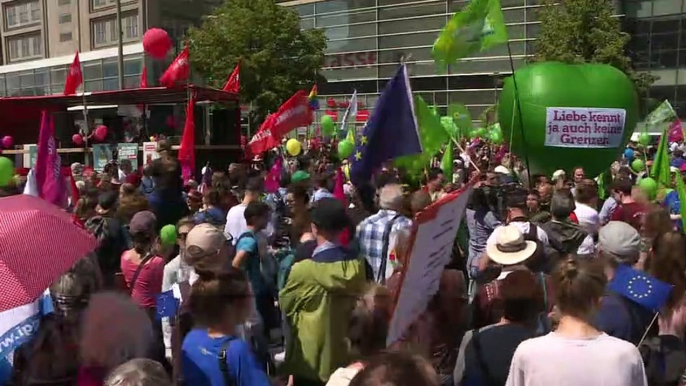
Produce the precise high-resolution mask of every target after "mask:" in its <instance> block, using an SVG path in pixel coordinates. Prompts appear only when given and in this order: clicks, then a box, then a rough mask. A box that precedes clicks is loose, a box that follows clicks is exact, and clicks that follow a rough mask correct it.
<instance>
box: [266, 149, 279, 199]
mask: <svg viewBox="0 0 686 386" xmlns="http://www.w3.org/2000/svg"><path fill="white" fill-rule="evenodd" d="M282 171H283V158H282V157H279V158H277V159H276V162H274V165H272V168H271V169H269V174H267V178H265V180H264V191H265V192H267V193H275V192H277V191H278V190H279V184H280V183H281V172H282Z"/></svg>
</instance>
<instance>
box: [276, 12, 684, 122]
mask: <svg viewBox="0 0 686 386" xmlns="http://www.w3.org/2000/svg"><path fill="white" fill-rule="evenodd" d="M280 3H281V4H282V5H283V6H288V7H292V8H293V9H295V10H297V12H298V13H299V15H300V19H301V24H302V27H303V28H305V29H307V28H322V29H324V30H325V32H326V37H327V39H328V47H327V50H326V60H325V64H324V68H322V70H321V75H323V76H324V77H326V79H327V81H328V82H327V83H326V84H324V85H322V86H321V87H320V88H319V94H320V95H321V96H322V97H323V98H326V100H327V104H328V107H329V108H332V109H334V108H336V106H345V100H346V98H348V97H349V96H350V94H352V92H353V90H357V91H358V95H359V96H360V98H361V100H362V104H363V105H366V106H367V107H368V108H373V106H374V103H375V102H376V100H377V99H378V95H379V93H380V91H382V90H383V86H384V84H385V82H386V81H387V80H388V79H389V78H390V77H392V76H393V74H394V73H395V71H396V69H397V66H398V64H399V63H400V61H401V60H404V61H405V63H407V64H408V69H409V71H410V75H411V82H412V87H413V90H414V91H415V93H418V94H420V95H421V96H422V97H423V98H424V99H425V100H426V101H427V102H428V103H430V104H434V105H436V106H437V107H438V108H439V111H440V112H441V113H442V114H445V113H446V110H447V106H448V105H450V104H451V103H462V104H465V105H466V106H467V107H468V109H469V111H470V113H471V115H472V119H473V120H479V116H480V115H482V113H483V112H484V110H486V109H487V108H488V107H489V106H492V105H494V104H496V103H497V100H498V94H499V92H500V90H501V79H502V78H504V77H507V76H509V75H511V74H512V70H513V68H514V69H517V68H519V67H520V66H522V65H524V64H525V63H526V62H527V60H528V59H530V58H531V57H532V56H533V55H534V53H535V50H534V41H535V39H536V35H537V34H538V31H539V28H540V21H539V19H538V14H537V12H538V9H539V8H540V7H541V5H540V1H539V0H501V6H502V9H503V16H504V19H505V23H506V25H507V29H508V34H509V38H510V41H509V52H508V46H500V47H496V48H493V49H490V50H487V51H485V52H482V53H478V54H476V55H474V56H473V57H469V58H465V59H463V60H461V61H460V62H458V63H457V64H455V65H452V66H450V67H449V68H448V70H447V72H446V73H444V74H441V73H439V72H438V69H437V67H436V66H435V64H434V61H433V59H432V58H431V48H432V46H433V43H434V41H435V39H436V37H437V36H438V33H439V32H440V30H441V28H443V26H444V25H445V24H446V23H447V22H448V20H449V19H450V18H451V17H452V15H453V14H454V13H455V12H457V11H459V10H461V9H462V8H463V7H464V6H465V5H466V4H467V3H469V0H294V1H281V2H280ZM615 3H616V7H617V9H618V14H619V15H620V17H624V18H625V20H624V24H625V29H626V30H627V32H629V33H631V34H632V37H633V38H632V41H631V55H632V56H634V57H635V58H636V59H635V61H636V64H637V67H638V68H639V69H640V70H645V71H650V72H651V73H655V75H657V76H660V80H659V81H658V82H656V84H655V87H654V88H653V89H652V90H651V94H650V95H649V96H650V97H652V98H657V99H669V100H670V102H672V103H673V105H674V107H675V108H677V109H678V111H679V114H680V115H681V116H682V118H686V116H685V115H686V110H684V107H686V106H684V102H686V90H685V91H679V90H682V88H683V87H684V86H680V85H686V83H685V82H686V73H684V71H683V70H681V71H680V70H679V68H680V67H684V66H685V63H684V60H685V58H686V35H684V33H685V29H684V26H685V25H686V16H685V15H686V14H685V13H684V3H686V0H621V1H616V2H615ZM510 54H511V56H510ZM642 58H643V59H642ZM649 58H651V59H649ZM341 109H342V108H341V107H338V110H341ZM338 115H339V116H340V115H342V114H338Z"/></svg>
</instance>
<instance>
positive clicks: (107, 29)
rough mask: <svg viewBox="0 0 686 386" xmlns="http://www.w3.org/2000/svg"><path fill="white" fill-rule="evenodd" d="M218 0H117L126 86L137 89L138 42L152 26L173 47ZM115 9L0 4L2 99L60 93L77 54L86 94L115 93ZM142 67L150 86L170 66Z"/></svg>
mask: <svg viewBox="0 0 686 386" xmlns="http://www.w3.org/2000/svg"><path fill="white" fill-rule="evenodd" d="M219 2H220V1H219V0H121V11H122V12H121V13H122V31H123V40H124V55H125V56H124V83H125V86H126V87H136V86H138V85H139V82H140V74H141V71H142V68H143V63H144V60H145V58H144V55H143V46H142V43H141V39H142V36H143V34H144V33H145V31H146V30H147V29H148V28H149V27H153V26H154V27H160V28H164V29H165V30H167V31H168V32H169V34H170V36H171V37H172V39H173V40H174V41H175V43H177V44H178V42H179V41H180V39H181V38H182V37H183V35H184V33H185V31H186V29H187V28H188V27H189V26H191V25H193V24H195V23H197V22H198V21H199V20H200V18H201V17H202V15H204V14H207V13H209V12H210V10H211V7H213V6H215V5H216V4H218V3H219ZM116 8H117V7H116V0H0V9H1V11H2V20H3V23H2V29H1V32H0V36H1V37H2V40H1V43H0V47H2V55H1V57H2V63H3V66H0V95H2V96H30V95H48V94H59V93H61V92H63V89H64V81H65V78H66V71H67V69H68V67H69V65H70V64H71V62H72V60H73V58H74V53H75V52H76V51H79V52H80V59H81V63H82V66H83V74H84V85H83V86H82V89H83V90H85V91H101V90H115V89H118V88H119V84H118V67H117V55H118V48H117V43H118V23H117V9H116ZM147 64H148V66H147V68H148V76H149V79H150V80H151V82H150V83H154V82H153V80H154V79H157V77H158V76H159V74H160V73H161V71H164V68H165V66H166V64H168V62H167V63H161V62H155V63H151V62H149V63H147Z"/></svg>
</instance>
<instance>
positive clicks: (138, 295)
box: [121, 251, 164, 308]
mask: <svg viewBox="0 0 686 386" xmlns="http://www.w3.org/2000/svg"><path fill="white" fill-rule="evenodd" d="M132 253H134V252H133V251H126V252H124V253H123V254H122V255H121V272H122V273H123V274H124V279H126V284H128V285H129V286H130V285H131V280H132V279H133V275H134V274H135V273H136V270H137V269H138V264H136V263H133V262H131V260H129V256H130V255H131V254H132ZM163 277H164V259H163V258H161V257H160V256H155V257H153V258H152V259H150V260H149V261H148V262H147V263H146V264H145V266H144V267H143V269H142V270H141V273H140V274H139V275H138V278H137V279H136V283H135V284H134V286H133V289H132V290H131V298H133V301H134V302H135V303H136V304H137V305H138V306H139V307H142V308H154V307H155V303H156V298H157V295H159V294H160V292H162V278H163Z"/></svg>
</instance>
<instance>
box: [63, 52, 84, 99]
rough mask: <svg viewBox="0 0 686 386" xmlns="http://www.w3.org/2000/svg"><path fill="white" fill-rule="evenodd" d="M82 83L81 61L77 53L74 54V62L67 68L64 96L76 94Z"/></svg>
mask: <svg viewBox="0 0 686 386" xmlns="http://www.w3.org/2000/svg"><path fill="white" fill-rule="evenodd" d="M82 83H83V73H82V72H81V61H80V60H79V53H78V51H77V52H76V56H74V61H73V62H72V63H71V66H69V73H68V74H67V80H65V82H64V95H71V94H76V89H78V88H79V86H80V85H81V84H82Z"/></svg>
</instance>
